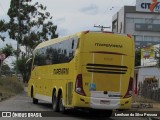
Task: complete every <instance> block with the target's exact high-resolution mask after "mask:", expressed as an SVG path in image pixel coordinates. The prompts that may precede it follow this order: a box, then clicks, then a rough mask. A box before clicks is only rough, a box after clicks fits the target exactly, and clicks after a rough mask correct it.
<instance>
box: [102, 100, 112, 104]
mask: <svg viewBox="0 0 160 120" xmlns="http://www.w3.org/2000/svg"><path fill="white" fill-rule="evenodd" d="M100 104H110V101H109V100H100Z"/></svg>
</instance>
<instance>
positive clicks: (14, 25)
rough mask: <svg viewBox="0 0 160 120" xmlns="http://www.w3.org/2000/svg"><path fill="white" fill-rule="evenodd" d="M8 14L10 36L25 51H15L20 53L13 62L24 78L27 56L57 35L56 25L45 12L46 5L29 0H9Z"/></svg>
mask: <svg viewBox="0 0 160 120" xmlns="http://www.w3.org/2000/svg"><path fill="white" fill-rule="evenodd" d="M8 16H9V17H10V21H9V23H8V26H9V27H8V33H9V36H10V38H11V39H13V40H16V41H17V42H18V43H19V44H20V46H23V47H25V52H23V53H22V51H19V50H18V51H17V56H19V55H20V53H22V55H21V56H19V57H20V58H19V59H18V61H16V62H15V67H16V66H17V68H18V69H19V72H21V74H22V76H23V78H24V80H25V76H26V73H27V72H26V68H25V64H26V61H27V58H29V57H30V56H32V52H33V49H34V48H35V46H37V45H38V44H39V43H41V42H43V41H46V40H48V39H53V38H56V37H58V34H56V30H57V26H55V25H54V24H53V22H52V18H53V17H52V16H51V15H50V13H49V12H46V6H43V5H42V4H40V3H38V2H36V3H33V2H31V0H11V3H10V8H9V10H8Z"/></svg>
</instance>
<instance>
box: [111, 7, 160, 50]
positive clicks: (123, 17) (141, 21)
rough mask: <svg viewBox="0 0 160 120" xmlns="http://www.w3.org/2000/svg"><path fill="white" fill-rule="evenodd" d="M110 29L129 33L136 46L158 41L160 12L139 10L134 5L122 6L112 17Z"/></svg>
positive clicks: (153, 43) (159, 38)
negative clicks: (133, 38)
mask: <svg viewBox="0 0 160 120" xmlns="http://www.w3.org/2000/svg"><path fill="white" fill-rule="evenodd" d="M112 31H113V32H117V33H125V34H131V35H133V36H134V37H135V45H136V48H138V47H139V48H140V47H145V46H149V45H155V44H159V43H160V13H156V12H155V13H154V12H139V11H136V6H124V7H123V8H122V9H120V10H119V11H118V12H117V13H116V14H115V15H114V16H113V18H112Z"/></svg>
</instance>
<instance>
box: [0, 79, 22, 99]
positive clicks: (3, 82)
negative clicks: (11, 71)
mask: <svg viewBox="0 0 160 120" xmlns="http://www.w3.org/2000/svg"><path fill="white" fill-rule="evenodd" d="M22 91H23V85H22V84H21V83H20V81H18V80H17V78H16V77H6V78H1V77H0V94H2V96H0V97H5V96H13V95H16V94H18V93H20V92H22Z"/></svg>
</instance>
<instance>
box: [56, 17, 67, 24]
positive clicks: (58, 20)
mask: <svg viewBox="0 0 160 120" xmlns="http://www.w3.org/2000/svg"><path fill="white" fill-rule="evenodd" d="M65 21H66V18H65V17H61V18H57V19H56V20H55V23H56V24H62V23H64V22H65Z"/></svg>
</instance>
